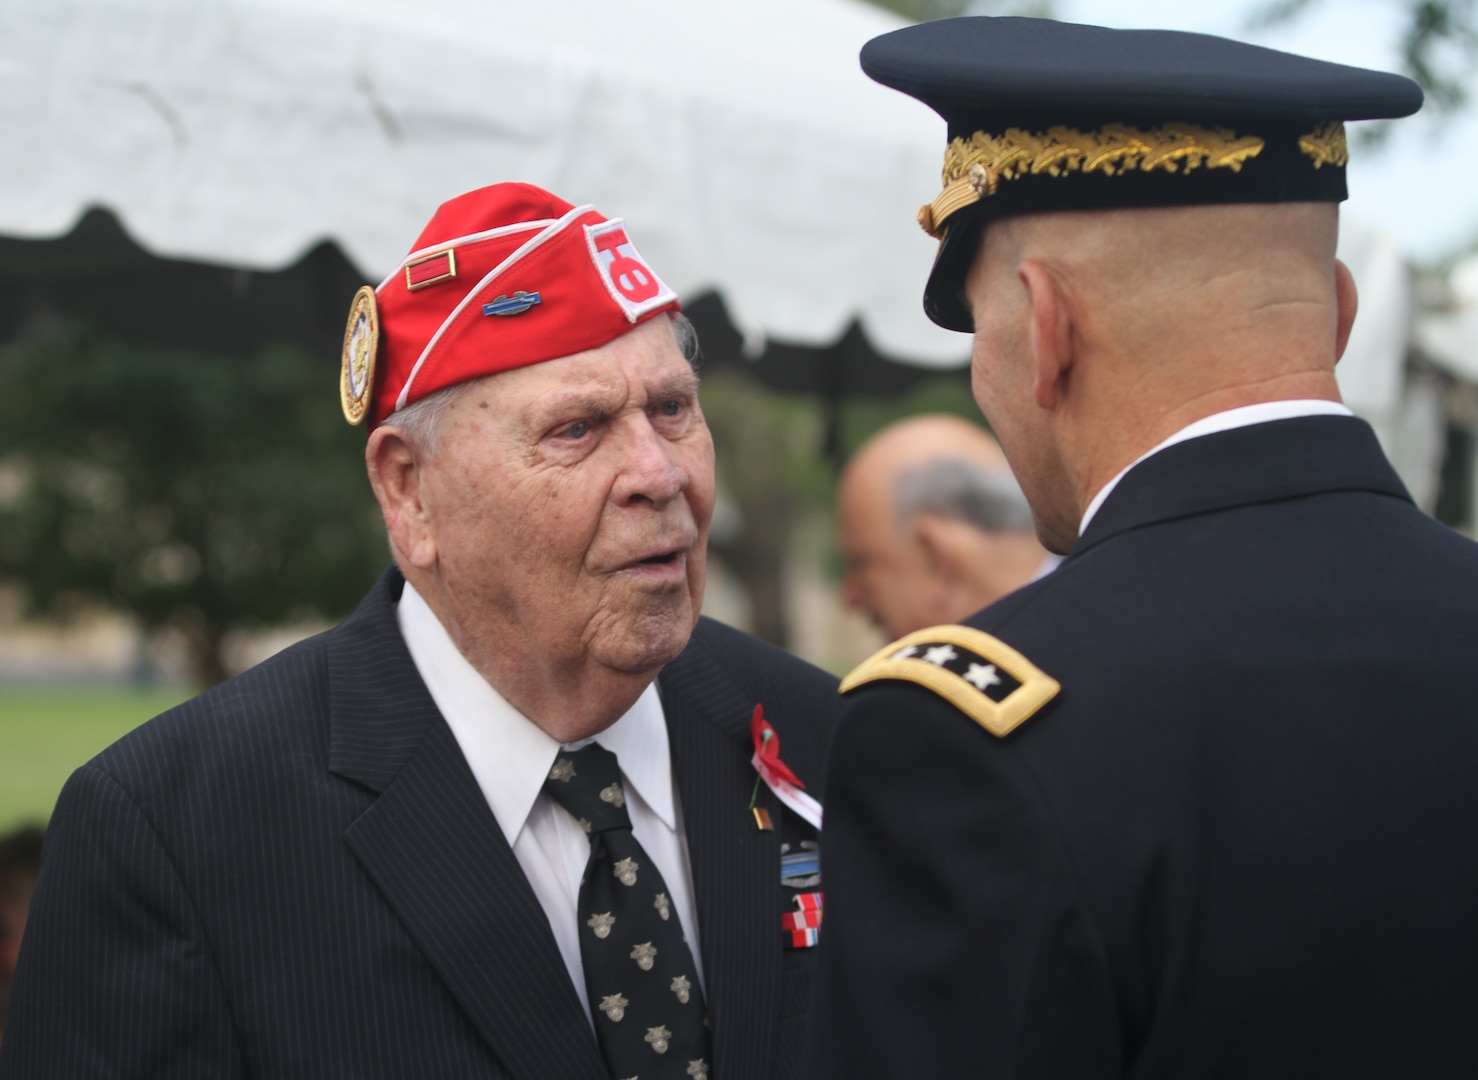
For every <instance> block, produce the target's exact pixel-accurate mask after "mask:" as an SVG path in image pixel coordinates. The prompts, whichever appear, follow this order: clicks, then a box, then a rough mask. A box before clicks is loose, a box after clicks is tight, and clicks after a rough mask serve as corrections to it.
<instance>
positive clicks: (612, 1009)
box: [600, 994, 631, 1024]
mask: <svg viewBox="0 0 1478 1080" xmlns="http://www.w3.org/2000/svg"><path fill="white" fill-rule="evenodd" d="M630 1004H631V1002H629V1001H627V1000H626V998H625V997H624V996H622V995H621V994H607V995H606V996H605V997H603V998H601V999H600V1011H601V1012H603V1013H605V1014H606V1019H607V1020H609V1021H610V1022H611V1023H613V1024H618V1023H620V1022H621V1018H622V1017H623V1016H625V1015H626V1006H628V1005H630Z"/></svg>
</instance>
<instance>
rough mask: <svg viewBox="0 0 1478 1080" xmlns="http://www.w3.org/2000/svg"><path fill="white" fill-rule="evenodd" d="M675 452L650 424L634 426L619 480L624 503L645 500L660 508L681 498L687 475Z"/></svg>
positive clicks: (619, 490)
mask: <svg viewBox="0 0 1478 1080" xmlns="http://www.w3.org/2000/svg"><path fill="white" fill-rule="evenodd" d="M675 449H676V447H675V446H674V445H673V443H672V442H670V441H669V440H668V439H665V438H663V437H662V436H661V435H660V434H658V433H657V431H656V430H654V429H653V427H652V425H651V424H650V423H649V422H647V421H645V420H643V421H642V422H640V423H638V424H636V425H634V428H633V430H632V432H631V433H630V440H629V443H628V446H627V459H626V467H625V469H624V470H623V472H622V476H621V479H620V481H618V487H617V493H618V495H619V496H620V499H621V501H622V502H630V501H634V500H642V501H646V502H650V503H652V504H653V505H654V506H659V507H660V506H664V505H666V504H667V503H668V502H670V501H671V500H673V499H675V498H677V497H678V496H679V495H681V494H682V493H683V491H685V490H686V489H687V486H688V472H687V470H686V469H685V468H683V467H682V465H680V464H679V463H678V460H677V457H676V455H675V453H674V451H675Z"/></svg>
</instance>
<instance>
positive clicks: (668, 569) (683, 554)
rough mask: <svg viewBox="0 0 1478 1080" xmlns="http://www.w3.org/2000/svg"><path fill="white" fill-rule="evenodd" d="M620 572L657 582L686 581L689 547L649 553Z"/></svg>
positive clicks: (622, 568) (628, 564)
mask: <svg viewBox="0 0 1478 1080" xmlns="http://www.w3.org/2000/svg"><path fill="white" fill-rule="evenodd" d="M618 572H619V573H623V574H630V575H631V576H633V577H636V578H639V579H641V580H644V581H650V582H653V583H656V584H661V583H667V582H679V581H685V580H686V579H687V575H688V549H687V548H686V547H682V548H677V549H675V550H672V551H661V552H658V553H656V554H654V555H648V556H647V557H646V558H644V559H636V560H634V561H632V562H629V563H627V564H626V565H625V566H623V567H621V568H620V570H619V571H618Z"/></svg>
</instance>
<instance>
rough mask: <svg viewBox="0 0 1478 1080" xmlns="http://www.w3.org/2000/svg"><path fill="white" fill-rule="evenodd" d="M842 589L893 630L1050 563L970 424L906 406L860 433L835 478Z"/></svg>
mask: <svg viewBox="0 0 1478 1080" xmlns="http://www.w3.org/2000/svg"><path fill="white" fill-rule="evenodd" d="M837 523H838V534H839V540H840V542H841V547H842V553H843V554H844V555H845V556H846V560H847V576H846V578H845V579H844V581H843V583H842V595H843V597H844V598H845V599H846V602H847V604H848V606H850V607H855V608H860V609H861V610H862V611H863V612H865V613H866V614H867V615H868V616H869V617H870V618H871V619H872V621H873V622H874V623H876V624H877V625H878V626H879V627H881V628H882V630H883V632H884V633H885V634H887V635H888V636H889V637H902V636H903V635H904V634H908V633H912V632H913V631H915V630H922V629H923V628H924V627H926V626H934V625H936V624H938V623H946V622H957V621H959V620H960V619H963V618H964V617H965V616H967V615H972V614H974V613H975V612H976V611H979V610H980V609H981V608H983V607H985V606H986V605H987V604H992V603H995V601H997V600H999V599H1000V598H1001V597H1003V596H1005V595H1006V594H1007V593H1009V592H1013V591H1015V590H1016V589H1019V588H1021V586H1023V585H1025V584H1026V583H1027V582H1029V581H1032V580H1033V579H1035V578H1037V577H1040V576H1041V575H1042V574H1044V573H1047V572H1048V571H1050V570H1051V569H1052V567H1053V566H1054V565H1056V562H1057V557H1056V556H1054V555H1049V554H1047V552H1045V551H1043V550H1042V545H1041V544H1039V543H1037V538H1036V536H1035V534H1034V533H1033V532H1032V515H1031V507H1030V506H1029V505H1027V501H1026V497H1025V496H1024V495H1022V493H1021V487H1020V485H1018V484H1017V483H1016V478H1015V477H1013V476H1012V475H1011V469H1010V467H1009V466H1008V465H1007V464H1006V458H1005V456H1004V455H1002V453H1001V448H1000V447H999V446H997V445H996V441H995V440H994V439H992V438H991V437H990V436H989V435H988V434H986V432H984V431H982V430H981V429H980V428H979V427H978V426H976V425H975V424H972V423H970V422H968V421H966V420H962V419H960V418H959V417H957V416H949V415H945V414H939V415H930V416H914V417H909V418H908V419H905V420H899V421H897V422H895V423H892V424H889V425H888V426H887V427H885V428H883V429H882V430H881V431H879V432H878V433H877V434H876V435H874V436H873V437H872V438H871V439H869V440H868V441H867V442H865V443H864V444H863V445H862V447H861V448H860V449H858V451H857V453H855V454H853V455H852V459H851V460H850V461H848V462H847V467H846V469H845V470H843V472H842V480H841V483H840V484H839V485H838V486H837Z"/></svg>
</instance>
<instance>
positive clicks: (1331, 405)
mask: <svg viewBox="0 0 1478 1080" xmlns="http://www.w3.org/2000/svg"><path fill="white" fill-rule="evenodd" d="M1354 415H1355V414H1354V413H1353V412H1351V411H1350V410H1349V409H1348V408H1346V407H1345V406H1343V405H1341V404H1340V403H1339V402H1337V401H1324V400H1322V399H1319V398H1300V399H1297V400H1293V401H1264V402H1260V403H1259V404H1257V405H1243V406H1242V407H1241V408H1239V409H1227V410H1226V411H1225V412H1219V413H1212V414H1211V415H1210V416H1203V417H1202V418H1201V419H1199V420H1197V421H1195V422H1194V423H1191V424H1187V425H1186V426H1185V427H1183V428H1181V429H1180V430H1179V431H1177V432H1176V433H1175V434H1174V435H1172V436H1170V438H1168V439H1166V440H1165V441H1164V442H1162V443H1160V444H1159V445H1158V446H1155V447H1153V448H1151V449H1150V450H1148V451H1147V452H1145V453H1143V454H1141V455H1140V456H1139V457H1137V458H1135V459H1134V460H1133V461H1131V462H1130V463H1129V464H1128V465H1126V466H1124V468H1122V469H1120V470H1119V474H1118V475H1117V476H1115V477H1114V478H1113V479H1112V480H1110V481H1109V482H1108V483H1107V484H1104V485H1103V487H1101V488H1099V489H1098V494H1096V495H1094V496H1093V501H1092V502H1090V503H1089V504H1088V509H1087V510H1085V511H1083V520H1082V522H1080V523H1079V525H1078V535H1079V536H1082V535H1083V534H1084V533H1085V532H1087V531H1088V523H1089V522H1090V521H1092V520H1093V515H1095V514H1097V513H1098V509H1099V507H1101V506H1102V505H1103V503H1104V500H1105V499H1107V498H1108V497H1109V495H1110V493H1112V492H1113V490H1114V488H1116V487H1118V486H1119V481H1120V480H1122V479H1124V477H1125V475H1126V474H1127V473H1128V472H1129V470H1130V469H1132V468H1134V466H1136V465H1138V464H1139V463H1140V462H1141V461H1143V460H1144V459H1145V458H1148V457H1152V456H1154V455H1155V454H1158V453H1159V452H1160V451H1161V450H1164V449H1165V448H1166V447H1167V446H1174V445H1175V444H1176V443H1180V442H1185V441H1186V440H1187V439H1196V438H1200V437H1201V436H1202V435H1215V434H1216V433H1217V432H1219V431H1231V430H1232V429H1233V428H1239V427H1251V426H1252V425H1253V424H1266V423H1267V422H1268V421H1270V420H1291V419H1292V418H1293V417H1295V416H1354Z"/></svg>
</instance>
